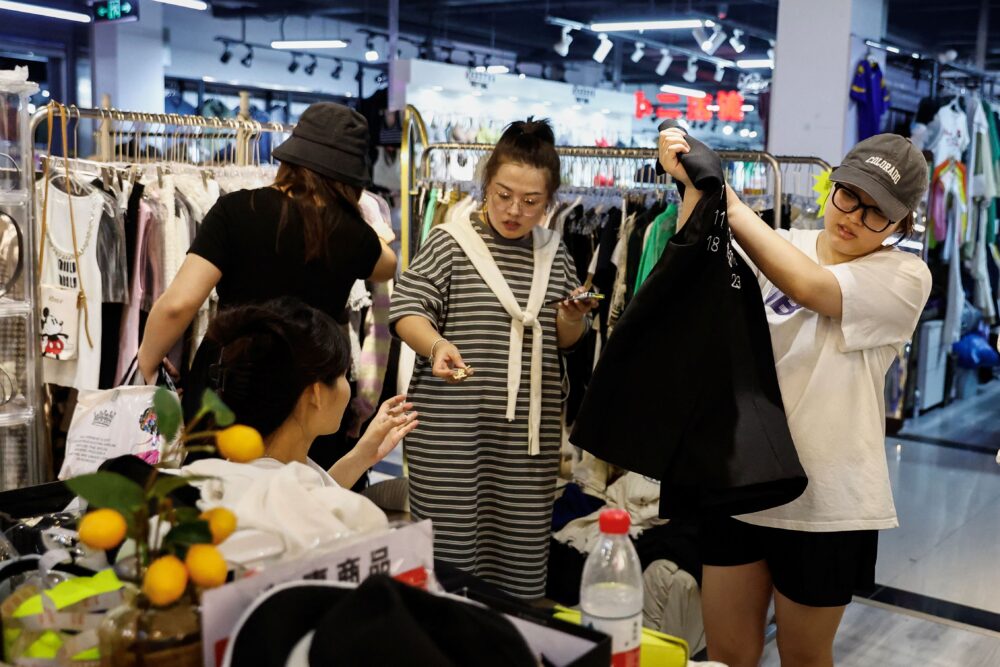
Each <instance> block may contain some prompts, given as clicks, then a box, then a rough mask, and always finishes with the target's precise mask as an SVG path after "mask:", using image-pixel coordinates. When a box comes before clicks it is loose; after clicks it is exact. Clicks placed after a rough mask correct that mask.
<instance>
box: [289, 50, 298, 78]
mask: <svg viewBox="0 0 1000 667" xmlns="http://www.w3.org/2000/svg"><path fill="white" fill-rule="evenodd" d="M298 69H299V54H297V53H293V54H292V62H290V63H288V71H289V73H291V74H295V72H297V71H298Z"/></svg>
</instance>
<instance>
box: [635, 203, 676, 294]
mask: <svg viewBox="0 0 1000 667" xmlns="http://www.w3.org/2000/svg"><path fill="white" fill-rule="evenodd" d="M677 208H678V207H677V204H671V205H670V206H669V207H667V210H666V211H664V212H663V213H661V214H660V215H658V216H657V217H656V220H654V221H653V224H652V225H650V226H649V238H648V239H647V241H646V244H645V246H644V247H643V249H642V259H641V260H640V262H639V275H638V276H637V277H636V282H635V289H636V291H639V288H640V287H642V284H643V283H644V282H646V278H648V277H649V274H650V272H652V270H653V267H654V266H656V263H657V262H658V261H659V260H660V257H661V256H662V255H663V250H664V248H666V247H667V243H669V242H670V239H671V238H672V237H673V235H674V234H675V233H676V232H677Z"/></svg>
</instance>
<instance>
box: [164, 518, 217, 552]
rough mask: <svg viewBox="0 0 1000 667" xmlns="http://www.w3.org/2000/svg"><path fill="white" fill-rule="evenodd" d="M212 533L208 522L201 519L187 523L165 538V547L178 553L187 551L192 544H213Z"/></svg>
mask: <svg viewBox="0 0 1000 667" xmlns="http://www.w3.org/2000/svg"><path fill="white" fill-rule="evenodd" d="M211 543H212V531H211V530H210V529H209V527H208V522H207V521H203V520H201V519H198V520H195V521H185V522H184V523H179V524H177V525H176V526H174V527H173V528H172V529H171V530H170V532H169V533H167V536H166V537H165V538H163V547H164V548H165V549H167V548H173V549H176V550H178V551H183V550H186V549H187V547H189V546H191V545H192V544H211Z"/></svg>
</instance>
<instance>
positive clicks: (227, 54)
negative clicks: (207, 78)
mask: <svg viewBox="0 0 1000 667" xmlns="http://www.w3.org/2000/svg"><path fill="white" fill-rule="evenodd" d="M232 59H233V52H232V51H231V50H230V49H229V42H223V50H222V55H221V56H219V62H220V63H222V64H223V65H225V64H226V63H228V62H229V61H230V60H232Z"/></svg>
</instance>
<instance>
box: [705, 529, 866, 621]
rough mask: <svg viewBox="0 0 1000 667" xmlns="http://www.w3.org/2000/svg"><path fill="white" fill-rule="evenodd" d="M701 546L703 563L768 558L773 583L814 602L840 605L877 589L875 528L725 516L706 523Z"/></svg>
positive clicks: (799, 600) (789, 595)
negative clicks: (800, 526)
mask: <svg viewBox="0 0 1000 667" xmlns="http://www.w3.org/2000/svg"><path fill="white" fill-rule="evenodd" d="M699 547H700V551H701V558H702V563H704V564H705V565H713V566H718V567H726V566H733V565H748V564H750V563H756V562H757V561H761V560H762V561H766V562H767V567H768V569H769V570H770V571H771V580H772V581H773V582H774V587H775V588H776V589H777V590H778V591H779V592H780V593H781V594H782V595H784V596H785V597H787V598H788V599H789V600H791V601H792V602H797V603H799V604H802V605H807V606H810V607H840V606H843V605H846V604H848V603H849V602H850V601H851V597H852V596H853V595H854V594H855V593H859V594H870V593H871V592H872V591H873V590H874V588H875V560H876V558H877V556H878V531H877V530H852V531H842V532H834V533H809V532H805V531H801V530H784V529H781V528H766V527H763V526H754V525H752V524H749V523H745V522H743V521H739V520H737V519H732V518H730V517H721V518H713V519H706V520H704V521H703V522H702V524H701V530H700V535H699Z"/></svg>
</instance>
